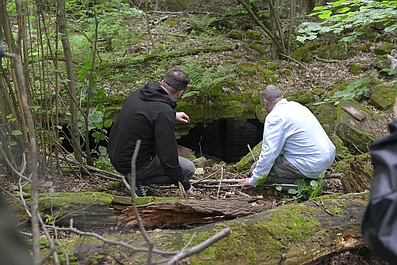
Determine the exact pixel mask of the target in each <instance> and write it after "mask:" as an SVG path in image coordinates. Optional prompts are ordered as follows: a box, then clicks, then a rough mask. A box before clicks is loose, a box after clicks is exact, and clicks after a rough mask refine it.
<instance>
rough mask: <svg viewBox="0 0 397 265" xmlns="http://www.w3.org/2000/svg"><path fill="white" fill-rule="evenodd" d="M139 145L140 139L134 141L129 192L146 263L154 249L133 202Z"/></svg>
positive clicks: (149, 261)
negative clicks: (145, 248)
mask: <svg viewBox="0 0 397 265" xmlns="http://www.w3.org/2000/svg"><path fill="white" fill-rule="evenodd" d="M140 147H141V140H137V141H136V145H135V150H134V153H133V155H132V159H131V174H130V184H131V188H130V192H131V201H132V209H133V210H134V214H135V218H136V220H137V223H138V227H139V231H141V233H142V236H143V238H144V239H145V241H146V243H147V244H148V246H149V253H148V264H151V263H152V252H153V250H154V242H153V240H152V239H151V238H150V237H149V235H148V234H147V232H146V230H145V227H144V226H143V222H142V218H141V216H140V215H139V211H138V207H136V203H135V197H136V194H135V181H136V159H137V157H138V152H139V148H140Z"/></svg>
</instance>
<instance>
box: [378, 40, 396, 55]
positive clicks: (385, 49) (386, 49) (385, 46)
mask: <svg viewBox="0 0 397 265" xmlns="http://www.w3.org/2000/svg"><path fill="white" fill-rule="evenodd" d="M393 49H394V44H393V43H390V42H385V43H382V44H381V45H380V46H379V47H378V48H376V49H375V54H377V55H386V54H390V53H391V52H392V50H393Z"/></svg>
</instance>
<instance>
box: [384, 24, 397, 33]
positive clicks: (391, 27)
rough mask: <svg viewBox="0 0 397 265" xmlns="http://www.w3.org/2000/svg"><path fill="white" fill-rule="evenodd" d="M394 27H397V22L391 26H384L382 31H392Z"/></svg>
mask: <svg viewBox="0 0 397 265" xmlns="http://www.w3.org/2000/svg"><path fill="white" fill-rule="evenodd" d="M396 29H397V24H394V25H391V26H388V27H386V28H385V29H384V31H385V32H392V31H394V30H396Z"/></svg>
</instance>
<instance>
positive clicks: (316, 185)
mask: <svg viewBox="0 0 397 265" xmlns="http://www.w3.org/2000/svg"><path fill="white" fill-rule="evenodd" d="M310 186H312V187H313V188H317V187H318V183H317V181H315V180H312V181H310Z"/></svg>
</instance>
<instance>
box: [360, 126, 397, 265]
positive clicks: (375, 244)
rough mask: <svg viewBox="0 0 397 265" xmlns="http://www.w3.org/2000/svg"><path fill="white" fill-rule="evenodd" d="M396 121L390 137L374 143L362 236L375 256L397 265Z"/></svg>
mask: <svg viewBox="0 0 397 265" xmlns="http://www.w3.org/2000/svg"><path fill="white" fill-rule="evenodd" d="M396 129H397V120H394V122H393V123H391V124H389V130H390V134H389V135H387V136H385V137H383V138H380V139H378V140H377V141H375V142H374V143H373V144H372V146H371V148H370V154H371V158H372V164H373V167H374V172H373V176H372V182H371V191H370V198H369V203H368V206H367V208H366V211H365V214H364V219H363V222H362V236H363V238H364V241H365V243H366V244H367V246H368V248H369V249H370V250H371V251H372V253H373V254H375V255H377V256H379V257H381V258H383V259H384V260H386V261H388V262H390V263H391V264H397V131H396Z"/></svg>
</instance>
